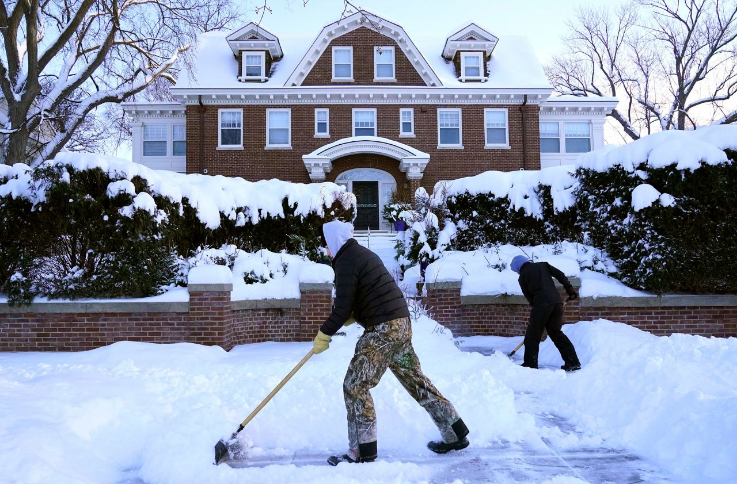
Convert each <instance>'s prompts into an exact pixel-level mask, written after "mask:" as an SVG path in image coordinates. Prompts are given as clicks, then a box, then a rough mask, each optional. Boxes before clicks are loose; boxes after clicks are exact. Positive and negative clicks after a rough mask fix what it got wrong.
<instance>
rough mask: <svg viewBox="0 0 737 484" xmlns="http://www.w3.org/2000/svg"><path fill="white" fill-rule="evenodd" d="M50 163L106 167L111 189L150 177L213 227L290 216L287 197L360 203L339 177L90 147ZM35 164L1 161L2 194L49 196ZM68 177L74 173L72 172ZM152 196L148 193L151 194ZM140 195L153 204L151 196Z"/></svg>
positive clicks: (152, 185) (320, 210)
mask: <svg viewBox="0 0 737 484" xmlns="http://www.w3.org/2000/svg"><path fill="white" fill-rule="evenodd" d="M46 166H69V167H71V168H73V169H75V170H80V171H81V170H91V169H94V168H100V169H101V170H102V171H104V172H106V173H108V174H109V176H110V177H111V178H112V179H113V180H114V181H113V182H112V183H111V184H110V185H109V186H108V192H109V193H118V192H120V191H121V190H122V191H125V192H127V193H130V194H131V195H135V193H136V192H135V187H134V185H133V183H126V181H127V182H131V181H132V180H133V179H134V178H135V177H140V178H142V179H144V180H145V181H146V182H147V183H148V185H149V190H150V193H151V194H158V195H161V196H163V197H166V198H168V199H169V200H171V201H172V202H174V203H176V204H179V205H181V204H182V203H183V201H184V199H187V200H188V202H189V204H190V205H191V206H192V207H193V208H194V209H195V210H196V212H197V218H198V219H199V220H200V221H201V222H202V223H203V224H204V225H205V226H206V227H207V228H209V229H216V228H218V227H219V226H220V215H221V214H223V215H224V216H225V217H227V218H229V219H231V220H236V225H244V224H245V223H246V222H251V223H253V224H256V223H258V222H259V220H260V219H262V218H264V217H267V216H271V217H284V209H283V206H282V201H283V200H284V199H287V201H288V203H289V205H294V206H296V210H295V213H296V214H297V215H301V216H307V215H309V214H310V213H315V214H317V215H319V216H323V215H324V214H325V209H327V208H329V207H331V206H332V205H333V203H335V202H336V201H337V200H341V201H342V203H343V204H344V205H345V207H346V208H349V207H350V205H351V204H355V197H354V196H353V195H351V194H347V193H346V192H345V188H344V187H342V186H340V185H336V184H334V183H330V182H325V183H309V184H301V183H290V182H284V181H281V180H276V179H273V180H261V181H257V182H249V181H246V180H244V179H242V178H237V177H225V176H221V175H217V176H208V175H199V174H190V175H185V174H182V173H173V172H171V171H166V170H161V171H160V170H152V169H150V168H147V167H145V166H143V165H141V164H138V163H133V162H130V161H127V160H123V159H120V158H115V157H111V156H104V155H97V154H87V153H68V152H67V153H59V154H58V155H57V156H56V158H55V159H54V160H52V161H48V162H46ZM31 175H32V170H31V169H30V168H29V167H28V166H26V165H23V164H16V165H14V166H12V167H9V166H5V165H0V182H2V181H3V180H7V181H6V182H5V183H2V184H0V196H5V195H8V194H10V195H12V196H13V197H15V198H18V197H24V198H27V199H29V200H31V201H32V202H34V203H36V202H38V201H41V200H43V199H44V198H45V187H43V186H38V187H34V184H33V182H32V180H31ZM66 179H67V180H68V179H69V176H68V174H67V176H66ZM146 200H148V199H146ZM146 200H143V199H141V200H139V199H137V202H136V203H138V204H139V205H141V204H143V206H146V207H147V209H149V210H151V209H154V208H155V205H154V206H153V207H152V206H151V202H153V200H148V202H149V204H148V205H146Z"/></svg>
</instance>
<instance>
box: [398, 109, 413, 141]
mask: <svg viewBox="0 0 737 484" xmlns="http://www.w3.org/2000/svg"><path fill="white" fill-rule="evenodd" d="M405 112H409V113H410V123H412V130H411V131H410V132H409V133H405V132H403V131H402V123H404V121H403V120H402V113H405ZM399 137H400V138H414V137H415V110H414V108H402V109H400V110H399Z"/></svg>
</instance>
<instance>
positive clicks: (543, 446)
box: [0, 317, 737, 484]
mask: <svg viewBox="0 0 737 484" xmlns="http://www.w3.org/2000/svg"><path fill="white" fill-rule="evenodd" d="M565 330H566V333H567V334H568V335H569V336H570V338H571V339H572V341H573V343H574V344H575V345H576V348H577V350H578V352H579V355H580V357H581V360H582V362H583V364H584V368H583V369H582V370H581V371H579V372H577V373H572V374H567V373H564V372H563V371H560V370H529V369H526V368H521V367H520V366H519V361H517V362H515V361H511V360H510V359H509V358H507V357H506V356H504V354H501V353H497V354H491V355H488V356H487V355H484V354H483V353H489V351H488V349H489V348H492V347H497V348H501V349H503V350H506V351H509V350H511V348H512V347H513V346H514V345H515V344H516V343H517V342H518V341H519V338H494V337H474V338H462V339H461V340H460V341H457V343H459V345H460V348H458V347H456V345H455V344H454V340H453V339H452V337H451V334H450V333H449V332H448V331H447V330H443V328H442V327H440V326H438V325H437V324H436V323H435V322H433V321H432V320H430V319H429V318H427V317H421V318H420V320H419V321H416V322H415V324H414V340H413V341H414V343H415V347H416V350H417V353H418V355H419V358H420V360H421V362H422V367H423V370H424V371H425V372H426V374H427V375H428V376H429V377H430V378H431V379H432V380H433V382H434V383H435V384H436V385H437V387H438V388H439V389H440V390H441V392H443V393H444V394H445V396H447V397H448V398H449V399H450V400H451V401H452V402H453V403H454V404H455V406H456V407H457V409H458V411H459V412H460V414H461V415H462V416H463V418H464V420H465V421H466V422H467V424H468V426H469V428H470V429H471V435H470V438H471V447H470V448H469V449H468V450H467V451H465V452H464V453H463V454H457V455H449V456H435V455H433V454H431V452H430V451H429V450H427V449H426V448H425V444H426V442H427V441H428V440H430V439H435V438H437V437H438V432H437V430H436V429H435V428H434V426H433V425H432V423H431V420H430V418H429V417H428V416H427V415H426V414H425V413H424V411H423V410H422V409H421V408H420V407H419V406H418V405H416V403H415V402H414V401H412V400H411V399H410V397H409V396H408V395H407V394H406V393H405V392H404V390H403V389H402V388H401V387H400V385H399V384H398V382H397V380H396V379H395V378H394V377H393V376H391V375H386V376H385V377H384V378H383V380H382V381H381V383H380V384H379V386H378V387H377V388H376V389H375V390H374V391H373V396H374V401H375V403H376V408H377V413H378V421H379V450H380V459H381V461H380V462H377V463H374V464H367V465H361V466H355V465H349V464H341V465H340V466H338V467H337V468H331V467H329V466H327V465H325V464H324V459H325V458H326V457H327V456H328V455H330V454H331V453H336V452H343V451H344V450H345V448H346V435H345V431H346V430H345V407H344V404H343V398H342V381H343V376H344V373H345V369H346V367H347V365H348V362H349V360H350V358H351V356H352V353H353V348H354V345H355V342H356V340H357V338H358V337H359V335H360V333H361V328H359V327H357V325H354V326H352V327H349V328H347V331H346V335H345V336H336V337H334V340H333V343H332V344H331V347H330V349H329V350H328V351H326V352H325V353H323V354H320V355H317V356H314V357H313V358H312V359H311V360H310V361H308V362H307V364H306V365H305V366H304V367H303V368H302V370H300V372H298V373H297V374H296V375H295V376H294V378H293V379H292V380H291V381H290V382H289V383H288V384H287V385H286V386H285V387H284V389H283V390H282V391H281V392H280V393H279V394H277V395H276V397H275V398H274V400H273V401H272V402H270V403H269V404H268V405H267V406H266V408H265V409H264V410H263V411H262V412H261V413H260V414H259V415H257V416H256V418H255V419H254V420H253V421H252V422H251V424H249V425H248V427H247V428H246V429H245V430H244V431H243V432H241V442H242V443H243V444H245V445H246V446H247V447H248V451H247V455H248V457H247V458H246V459H245V460H244V461H243V462H241V463H240V465H249V462H250V463H253V464H254V465H257V464H258V462H264V461H265V462H268V461H269V459H272V461H273V459H279V458H283V459H284V461H283V462H285V464H284V465H267V464H264V466H261V467H245V468H232V467H229V466H227V465H220V466H213V465H212V461H213V456H214V450H213V447H214V445H215V443H216V442H217V441H218V440H219V439H220V438H223V437H227V436H229V435H230V433H232V432H233V431H234V430H235V428H236V427H237V426H238V423H239V422H240V421H241V420H243V419H244V418H245V417H246V416H247V415H248V413H250V411H251V410H252V409H254V408H255V407H256V406H257V405H258V403H259V402H260V401H261V400H262V399H263V398H264V397H265V396H266V395H267V394H268V392H269V391H270V390H271V389H272V388H274V387H275V386H276V384H277V383H278V382H279V381H280V380H281V378H282V377H283V376H284V375H286V374H287V373H288V372H289V370H290V369H291V368H292V367H293V366H294V365H295V364H296V362H297V361H299V360H300V359H301V358H302V356H303V355H304V354H306V353H307V352H308V351H309V349H310V347H311V344H310V343H262V344H254V345H244V346H239V347H236V348H234V349H233V350H232V351H230V352H225V351H223V350H222V349H221V348H218V347H204V346H199V345H194V344H174V345H156V344H146V343H134V342H122V343H117V344H114V345H111V346H108V347H104V348H100V349H97V350H93V351H87V352H79V353H3V354H0V414H1V415H2V416H3V417H2V419H0V436H1V437H2V438H0V469H2V472H1V473H0V482H13V483H48V482H54V483H57V484H66V483H70V484H71V483H74V484H80V483H95V484H101V483H128V484H134V483H138V484H141V483H151V484H153V483H158V484H166V483H176V484H186V483H198V484H199V483H204V482H207V483H239V484H241V483H244V482H253V483H256V482H257V483H281V482H284V483H287V482H289V483H293V482H305V483H309V482H315V483H317V482H323V483H324V482H331V483H359V482H360V483H378V482H395V483H399V482H402V483H420V482H454V483H455V484H459V483H463V482H465V483H468V482H519V483H536V484H537V483H545V484H582V483H583V484H585V483H591V484H598V483H604V482H658V483H660V482H663V483H664V482H669V483H671V484H680V483H700V484H707V483H709V484H711V483H715V484H716V483H720V484H721V483H726V482H734V481H735V479H737V459H735V450H734V448H735V445H734V444H735V435H737V414H735V412H734V409H735V408H737V381H736V380H735V379H734V377H733V376H734V374H735V372H737V339H735V338H729V339H723V338H722V339H720V338H702V337H698V336H685V335H674V336H672V337H656V336H653V335H651V334H649V333H644V332H642V331H639V330H637V329H634V328H631V327H629V326H626V325H623V324H618V323H613V322H608V321H595V322H581V323H577V324H575V325H571V326H566V328H565ZM473 349H476V350H477V351H469V350H473ZM462 350H465V351H462ZM479 351H480V352H479ZM540 356H541V358H540V361H541V364H543V365H547V366H549V367H552V368H554V367H556V365H560V364H561V361H560V358H559V356H558V354H557V352H556V351H555V350H554V348H553V347H552V343H551V342H550V341H549V340H548V341H546V342H545V343H543V344H542V346H541V355H540ZM297 454H302V455H307V456H311V457H310V458H309V459H307V460H305V461H303V462H302V463H300V462H299V461H295V462H294V463H290V462H292V460H291V459H290V457H292V456H295V455H297ZM613 457H616V459H614V460H612V459H613ZM459 459H461V460H459ZM249 460H250V461H249ZM277 462H278V460H277ZM597 462H598V464H597ZM597 466H598V467H597ZM632 476H635V477H632ZM631 478H632V479H640V480H639V481H632V480H630V479H631Z"/></svg>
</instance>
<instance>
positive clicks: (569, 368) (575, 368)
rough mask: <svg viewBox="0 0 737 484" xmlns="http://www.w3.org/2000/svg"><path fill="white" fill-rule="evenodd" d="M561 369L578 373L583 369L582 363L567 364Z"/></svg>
mask: <svg viewBox="0 0 737 484" xmlns="http://www.w3.org/2000/svg"><path fill="white" fill-rule="evenodd" d="M560 369H561V370H565V371H578V370H580V369H581V363H566V364H565V365H563V366H561V367H560Z"/></svg>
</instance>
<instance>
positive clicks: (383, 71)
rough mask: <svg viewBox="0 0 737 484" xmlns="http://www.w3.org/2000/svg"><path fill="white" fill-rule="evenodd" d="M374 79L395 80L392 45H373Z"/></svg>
mask: <svg viewBox="0 0 737 484" xmlns="http://www.w3.org/2000/svg"><path fill="white" fill-rule="evenodd" d="M374 81H396V76H395V74H394V47H374Z"/></svg>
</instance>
